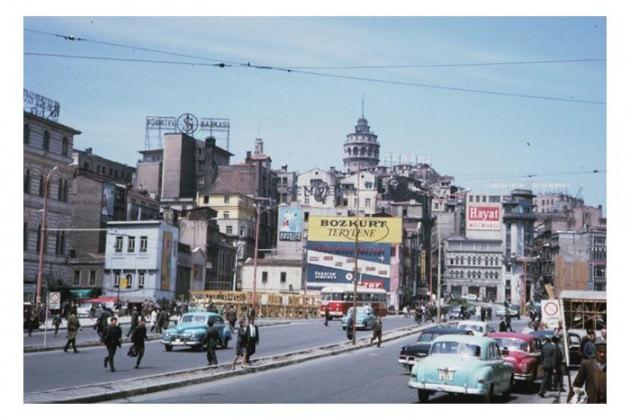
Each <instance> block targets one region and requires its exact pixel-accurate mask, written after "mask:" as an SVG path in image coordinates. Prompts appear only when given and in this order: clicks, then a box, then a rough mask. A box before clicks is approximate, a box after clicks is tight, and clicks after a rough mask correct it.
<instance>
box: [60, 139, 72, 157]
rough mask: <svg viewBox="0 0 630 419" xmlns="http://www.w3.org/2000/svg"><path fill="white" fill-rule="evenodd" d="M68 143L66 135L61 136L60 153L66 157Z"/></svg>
mask: <svg viewBox="0 0 630 419" xmlns="http://www.w3.org/2000/svg"><path fill="white" fill-rule="evenodd" d="M69 145H70V141H68V138H67V137H63V139H62V140H61V155H62V156H65V157H68V146H69Z"/></svg>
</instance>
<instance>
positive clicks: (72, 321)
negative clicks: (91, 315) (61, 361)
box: [63, 314, 81, 354]
mask: <svg viewBox="0 0 630 419" xmlns="http://www.w3.org/2000/svg"><path fill="white" fill-rule="evenodd" d="M79 327H81V325H80V324H79V319H78V318H77V315H76V314H70V317H69V318H68V341H67V342H66V346H65V348H63V351H64V352H68V348H69V347H70V345H72V349H73V350H74V353H75V354H76V353H78V352H79V351H77V346H76V338H77V333H78V332H79Z"/></svg>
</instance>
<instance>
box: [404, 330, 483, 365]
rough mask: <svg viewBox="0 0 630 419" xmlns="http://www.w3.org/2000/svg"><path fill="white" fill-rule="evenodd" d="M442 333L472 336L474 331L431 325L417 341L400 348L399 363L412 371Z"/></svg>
mask: <svg viewBox="0 0 630 419" xmlns="http://www.w3.org/2000/svg"><path fill="white" fill-rule="evenodd" d="M442 335H469V336H472V335H473V332H471V331H470V330H462V329H456V328H453V327H439V326H435V327H431V328H429V329H425V330H423V331H422V333H420V336H418V341H417V343H414V344H411V345H405V346H403V347H402V348H400V355H398V363H399V364H400V365H402V367H403V368H405V369H406V370H407V371H411V368H413V366H414V365H415V364H416V363H417V362H419V361H420V360H422V358H424V357H426V356H427V355H428V354H429V350H430V349H431V343H432V342H433V341H434V340H435V339H436V338H437V337H439V336H442Z"/></svg>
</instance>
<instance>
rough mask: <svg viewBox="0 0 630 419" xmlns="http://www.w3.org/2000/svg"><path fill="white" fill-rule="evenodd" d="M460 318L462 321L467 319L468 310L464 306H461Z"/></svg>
mask: <svg viewBox="0 0 630 419" xmlns="http://www.w3.org/2000/svg"><path fill="white" fill-rule="evenodd" d="M459 318H460V319H465V318H466V308H465V307H464V305H463V304H462V305H460V306H459Z"/></svg>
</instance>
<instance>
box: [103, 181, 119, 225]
mask: <svg viewBox="0 0 630 419" xmlns="http://www.w3.org/2000/svg"><path fill="white" fill-rule="evenodd" d="M115 197H116V186H115V185H114V184H112V183H103V196H102V199H101V218H102V219H103V220H105V221H111V220H113V219H114V199H115Z"/></svg>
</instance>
